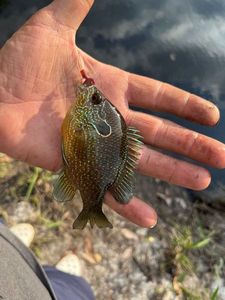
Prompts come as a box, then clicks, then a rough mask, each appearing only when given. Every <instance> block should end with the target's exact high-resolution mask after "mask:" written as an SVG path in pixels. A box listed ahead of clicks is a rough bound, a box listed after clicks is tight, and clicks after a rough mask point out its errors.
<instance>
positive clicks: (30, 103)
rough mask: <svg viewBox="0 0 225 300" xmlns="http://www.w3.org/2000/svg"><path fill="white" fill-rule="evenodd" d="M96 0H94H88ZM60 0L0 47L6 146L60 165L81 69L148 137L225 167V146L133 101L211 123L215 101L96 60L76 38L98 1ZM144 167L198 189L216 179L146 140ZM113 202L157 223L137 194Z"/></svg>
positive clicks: (0, 134) (1, 134)
mask: <svg viewBox="0 0 225 300" xmlns="http://www.w3.org/2000/svg"><path fill="white" fill-rule="evenodd" d="M89 2H93V1H89ZM89 2H88V1H87V0H70V1H69V0H67V1H59V0H55V1H54V2H53V3H52V4H51V5H49V6H47V7H46V8H44V9H42V10H40V11H39V12H38V13H36V14H35V15H34V16H33V17H32V18H31V19H30V20H28V22H26V24H25V25H24V26H23V27H22V28H21V29H20V30H19V31H17V32H16V33H15V34H14V35H13V36H12V38H11V39H10V40H9V41H8V42H7V43H6V44H5V45H4V47H3V48H2V49H1V51H0V78H1V86H0V141H1V142H0V151H2V152H5V153H7V154H8V155H10V156H12V157H14V158H17V159H20V160H23V161H26V162H28V163H30V164H32V165H36V166H40V167H42V168H46V169H49V170H54V171H56V170H58V169H59V168H60V165H61V152H60V144H61V137H60V127H61V124H62V120H63V118H64V116H65V114H66V112H67V110H68V107H69V106H70V105H71V103H72V101H74V100H75V88H76V86H77V85H78V84H80V82H81V74H80V70H81V68H84V69H85V71H86V73H87V75H88V76H89V77H93V78H94V80H95V82H96V85H97V87H98V88H99V89H100V90H101V91H102V92H103V93H104V94H105V95H106V96H107V97H108V99H110V101H112V102H113V104H114V105H115V106H116V107H117V108H118V109H119V110H120V111H121V113H122V114H123V116H124V118H125V119H126V122H127V123H129V124H130V125H132V126H135V127H137V128H138V129H139V130H140V131H141V133H142V135H143V136H144V139H145V143H146V144H151V145H153V146H155V147H158V148H163V149H167V150H170V151H174V152H177V153H180V154H182V155H184V156H187V157H190V158H192V159H194V160H196V161H200V162H203V163H207V164H208V165H211V166H214V167H218V168H222V167H225V155H224V154H225V146H224V145H223V144H222V143H220V142H218V141H215V140H213V139H211V138H208V137H206V136H202V135H200V134H198V133H196V132H193V131H190V130H187V129H185V128H182V127H180V126H178V125H176V124H174V123H172V122H169V121H166V120H163V119H160V118H157V117H153V116H150V115H146V114H143V113H139V112H134V111H132V110H130V109H129V106H128V104H132V105H135V106H140V107H144V108H149V109H152V110H157V111H167V112H171V113H173V114H176V115H179V116H181V117H184V118H188V119H191V120H194V121H197V122H199V123H202V124H205V125H214V124H215V123H216V122H217V121H218V119H219V112H218V109H217V108H216V107H215V106H214V105H213V104H212V103H210V102H208V101H205V100H203V99H201V98H199V97H197V96H194V95H191V94H189V93H187V92H184V91H182V90H179V89H177V88H175V87H172V86H169V85H167V84H164V83H161V82H158V81H155V80H152V79H149V78H145V77H141V76H138V75H134V74H130V73H128V72H125V71H123V70H120V69H117V68H115V67H112V66H109V65H106V64H103V63H101V62H99V61H96V60H95V59H93V58H92V57H90V56H89V55H87V54H85V53H84V52H83V51H82V50H80V49H79V48H77V47H76V46H75V45H74V37H75V33H76V30H77V29H78V27H79V25H80V23H81V21H82V20H83V18H84V17H85V15H86V14H87V12H88V10H89V8H90V6H91V4H92V3H89ZM138 170H139V171H140V172H141V173H143V174H145V175H149V176H154V177H158V178H161V179H163V180H166V181H169V182H171V183H174V184H178V185H181V186H185V187H188V188H192V189H196V190H200V189H204V188H206V187H207V186H208V185H209V183H210V174H209V173H208V171H207V170H205V169H204V168H202V167H199V166H196V165H194V164H190V163H187V162H184V161H179V160H177V159H174V158H171V157H168V156H166V155H164V154H162V153H160V152H157V151H155V150H153V149H149V148H147V147H146V146H145V147H144V148H143V150H142V153H141V157H140V161H139V165H138ZM107 202H108V204H109V205H110V206H111V207H113V208H114V209H115V210H116V211H117V212H119V213H121V214H122V215H124V216H126V217H127V218H129V219H130V220H132V221H134V222H135V223H137V224H139V225H142V226H151V225H153V224H155V222H156V214H155V212H154V210H153V209H151V208H150V207H148V206H147V205H146V204H144V203H143V202H142V201H141V200H139V199H137V198H134V199H133V200H132V201H131V203H130V204H128V205H125V206H123V205H119V204H117V203H115V201H114V200H113V199H112V197H111V196H110V195H107Z"/></svg>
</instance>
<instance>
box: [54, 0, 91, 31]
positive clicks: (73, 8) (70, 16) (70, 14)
mask: <svg viewBox="0 0 225 300" xmlns="http://www.w3.org/2000/svg"><path fill="white" fill-rule="evenodd" d="M93 3H94V0H55V1H53V2H52V3H51V4H50V5H49V6H48V8H49V9H51V11H52V13H53V15H54V17H55V18H56V20H57V22H60V23H61V24H63V25H65V26H67V27H71V28H73V29H75V30H77V29H78V28H79V26H80V24H81V23H82V21H83V20H84V18H85V17H86V16H87V14H88V12H89V10H90V8H91V7H92V5H93Z"/></svg>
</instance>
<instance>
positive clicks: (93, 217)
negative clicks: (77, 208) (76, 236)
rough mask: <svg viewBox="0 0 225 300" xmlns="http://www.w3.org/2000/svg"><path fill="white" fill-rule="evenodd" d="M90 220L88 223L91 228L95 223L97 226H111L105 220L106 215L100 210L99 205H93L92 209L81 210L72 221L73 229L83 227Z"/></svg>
mask: <svg viewBox="0 0 225 300" xmlns="http://www.w3.org/2000/svg"><path fill="white" fill-rule="evenodd" d="M88 221H90V225H91V227H92V228H93V226H94V224H96V225H97V226H98V227H99V228H106V227H109V228H113V226H112V224H111V223H110V222H109V221H108V220H107V218H106V216H105V215H104V213H103V212H102V209H101V207H93V208H92V210H89V211H88V210H84V209H83V210H82V211H81V213H80V214H79V216H78V217H77V219H76V220H75V221H74V223H73V229H84V227H85V226H86V224H87V222H88Z"/></svg>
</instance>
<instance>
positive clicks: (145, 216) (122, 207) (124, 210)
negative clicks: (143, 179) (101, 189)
mask: <svg viewBox="0 0 225 300" xmlns="http://www.w3.org/2000/svg"><path fill="white" fill-rule="evenodd" d="M105 202H106V204H107V205H108V206H110V207H111V208H112V209H113V210H115V211H116V212H117V213H118V214H120V215H121V216H123V217H125V218H126V219H128V220H129V221H131V222H133V223H134V224H136V225H138V226H141V227H146V228H153V227H154V226H155V225H156V223H157V214H156V212H155V210H154V209H153V208H152V207H151V206H149V205H148V204H146V203H145V202H143V201H141V200H140V199H138V198H137V197H133V199H132V200H131V201H130V202H129V203H128V204H119V203H118V202H116V200H115V199H114V198H113V197H112V195H111V194H110V193H107V194H106V201H105Z"/></svg>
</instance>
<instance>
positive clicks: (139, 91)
mask: <svg viewBox="0 0 225 300" xmlns="http://www.w3.org/2000/svg"><path fill="white" fill-rule="evenodd" d="M129 100H130V101H129V102H130V104H132V105H134V106H139V107H143V108H149V109H152V110H154V111H161V112H168V113H172V114H174V115H177V116H179V117H182V118H186V119H188V120H191V121H195V122H197V123H200V124H204V125H215V124H216V123H217V122H218V120H219V118H220V113H219V110H218V108H217V107H216V106H215V105H214V104H213V103H211V102H209V101H207V100H204V99H203V98H200V97H198V96H196V95H193V94H190V93H188V92H186V91H183V90H181V89H179V88H176V87H173V86H172V85H169V84H166V83H163V82H160V81H157V80H154V79H150V78H147V77H144V76H139V75H135V74H130V75H129Z"/></svg>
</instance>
